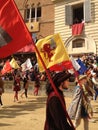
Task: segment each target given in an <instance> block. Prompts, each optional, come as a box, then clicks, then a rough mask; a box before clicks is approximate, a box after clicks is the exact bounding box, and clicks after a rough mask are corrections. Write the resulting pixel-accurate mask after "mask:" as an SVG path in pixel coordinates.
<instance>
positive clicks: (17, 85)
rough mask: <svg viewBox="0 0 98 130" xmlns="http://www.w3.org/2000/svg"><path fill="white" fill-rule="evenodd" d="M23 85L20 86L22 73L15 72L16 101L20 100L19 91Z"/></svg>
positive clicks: (14, 88) (14, 89)
mask: <svg viewBox="0 0 98 130" xmlns="http://www.w3.org/2000/svg"><path fill="white" fill-rule="evenodd" d="M20 89H21V86H20V75H19V74H15V75H14V83H13V91H14V92H15V93H14V102H15V101H18V92H19V91H20Z"/></svg>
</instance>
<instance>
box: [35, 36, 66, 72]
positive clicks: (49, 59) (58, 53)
mask: <svg viewBox="0 0 98 130" xmlns="http://www.w3.org/2000/svg"><path fill="white" fill-rule="evenodd" d="M36 46H37V48H38V51H39V53H40V55H41V57H42V59H43V61H44V63H45V65H46V68H50V67H51V66H53V65H55V64H58V63H61V62H63V61H69V56H68V53H67V51H66V48H65V46H64V43H63V41H62V39H61V36H60V34H59V33H57V34H54V35H51V36H47V37H46V38H44V39H41V40H39V41H38V42H37V43H36ZM37 60H38V64H39V70H40V71H41V72H42V71H44V68H43V65H42V63H41V61H40V59H39V58H38V56H37Z"/></svg>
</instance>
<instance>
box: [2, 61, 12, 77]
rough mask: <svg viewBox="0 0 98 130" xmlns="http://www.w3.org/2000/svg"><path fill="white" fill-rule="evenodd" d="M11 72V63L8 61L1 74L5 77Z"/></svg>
mask: <svg viewBox="0 0 98 130" xmlns="http://www.w3.org/2000/svg"><path fill="white" fill-rule="evenodd" d="M11 70H12V67H11V65H10V62H9V60H8V61H6V62H5V64H4V66H3V69H2V70H1V73H2V75H4V74H6V73H8V72H10V71H11Z"/></svg>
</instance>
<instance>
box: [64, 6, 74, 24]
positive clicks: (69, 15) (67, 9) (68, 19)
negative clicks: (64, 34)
mask: <svg viewBox="0 0 98 130" xmlns="http://www.w3.org/2000/svg"><path fill="white" fill-rule="evenodd" d="M65 12H66V16H65V21H66V25H72V23H73V9H72V6H71V5H67V6H66V7H65Z"/></svg>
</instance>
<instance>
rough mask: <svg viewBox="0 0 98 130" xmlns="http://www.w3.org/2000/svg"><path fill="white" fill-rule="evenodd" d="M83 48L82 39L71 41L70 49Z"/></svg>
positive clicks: (83, 42)
mask: <svg viewBox="0 0 98 130" xmlns="http://www.w3.org/2000/svg"><path fill="white" fill-rule="evenodd" d="M84 46H85V40H84V39H76V40H74V41H72V48H81V47H84Z"/></svg>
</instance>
